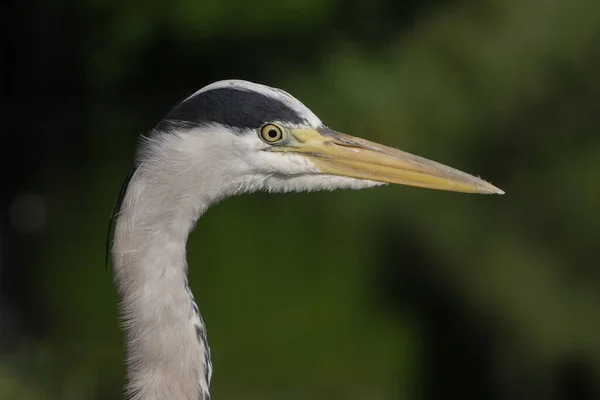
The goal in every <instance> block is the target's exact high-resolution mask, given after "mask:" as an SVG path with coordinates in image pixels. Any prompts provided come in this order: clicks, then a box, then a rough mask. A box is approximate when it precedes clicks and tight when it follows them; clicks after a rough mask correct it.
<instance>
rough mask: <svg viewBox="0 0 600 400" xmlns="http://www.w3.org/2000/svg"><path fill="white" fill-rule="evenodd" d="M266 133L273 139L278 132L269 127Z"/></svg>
mask: <svg viewBox="0 0 600 400" xmlns="http://www.w3.org/2000/svg"><path fill="white" fill-rule="evenodd" d="M268 135H269V137H270V138H271V139H275V138H276V137H277V136H278V133H277V131H276V130H275V129H269V133H268Z"/></svg>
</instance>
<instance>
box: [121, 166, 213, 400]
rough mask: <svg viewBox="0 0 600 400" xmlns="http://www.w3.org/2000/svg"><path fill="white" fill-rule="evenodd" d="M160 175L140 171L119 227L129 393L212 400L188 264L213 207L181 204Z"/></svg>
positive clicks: (147, 399)
mask: <svg viewBox="0 0 600 400" xmlns="http://www.w3.org/2000/svg"><path fill="white" fill-rule="evenodd" d="M154 172H155V171H154ZM154 172H153V171H148V169H145V168H138V169H137V170H136V172H135V174H134V175H133V177H132V179H131V182H130V184H129V187H128V189H127V193H126V195H125V197H124V200H123V204H122V206H121V210H120V213H119V216H118V218H117V223H116V227H115V237H114V245H113V257H114V265H115V281H116V285H117V289H118V292H119V295H120V297H121V307H122V312H123V317H124V323H123V325H124V329H125V333H126V347H127V371H128V384H127V388H126V391H127V394H128V397H129V398H130V399H132V400H141V399H144V400H154V399H156V400H158V399H180V400H188V399H189V400H192V399H194V400H198V399H201V400H208V399H209V398H210V396H209V384H210V378H211V369H212V367H211V362H210V349H209V347H208V343H207V339H206V330H205V326H204V323H203V321H202V317H201V316H200V313H199V311H198V307H197V306H196V304H195V301H194V297H193V295H192V292H191V290H190V288H189V286H188V281H187V262H186V242H187V237H188V234H189V232H190V231H191V229H192V228H193V225H194V224H195V222H196V220H197V219H198V217H199V216H200V214H201V213H202V212H203V211H204V210H205V209H206V206H207V202H206V201H204V200H203V199H202V198H194V199H193V201H192V199H189V198H186V197H185V196H182V195H181V193H178V191H177V190H176V188H173V187H172V186H171V185H170V184H169V183H168V180H162V181H161V180H157V179H156V176H157V174H156V173H154ZM159 175H160V174H159Z"/></svg>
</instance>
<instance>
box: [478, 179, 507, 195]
mask: <svg viewBox="0 0 600 400" xmlns="http://www.w3.org/2000/svg"><path fill="white" fill-rule="evenodd" d="M481 193H483V194H499V195H503V194H504V190H502V189H500V188H497V187H496V186H494V185H492V184H490V183H487V182H486V185H485V186H484V187H482V188H481Z"/></svg>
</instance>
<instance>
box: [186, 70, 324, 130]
mask: <svg viewBox="0 0 600 400" xmlns="http://www.w3.org/2000/svg"><path fill="white" fill-rule="evenodd" d="M223 88H230V89H237V90H244V91H247V92H255V93H259V94H262V95H264V96H268V97H271V98H273V99H275V100H278V101H280V102H282V103H284V104H285V105H287V106H288V107H289V108H291V109H293V110H294V111H296V112H297V113H298V114H299V115H301V116H302V117H304V119H306V121H307V122H308V124H309V125H310V126H311V127H313V128H317V127H319V126H321V125H323V123H322V122H321V120H320V119H319V117H317V116H316V115H315V114H314V113H313V112H312V111H311V110H310V109H309V108H308V107H306V106H305V105H304V104H302V102H300V100H298V99H297V98H295V97H294V96H292V95H291V94H289V93H288V92H286V91H284V90H281V89H277V88H273V87H270V86H267V85H261V84H260V83H254V82H249V81H244V80H240V79H228V80H222V81H217V82H213V83H211V84H210V85H207V86H204V87H203V88H202V89H200V90H198V91H196V92H195V93H194V94H192V95H191V96H189V97H188V98H187V99H185V100H184V102H185V101H187V100H188V99H190V98H192V97H194V96H196V95H198V94H200V93H203V92H208V91H209V90H214V89H223Z"/></svg>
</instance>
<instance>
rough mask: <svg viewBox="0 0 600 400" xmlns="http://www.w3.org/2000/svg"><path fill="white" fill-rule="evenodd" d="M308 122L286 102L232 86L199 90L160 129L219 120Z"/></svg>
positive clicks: (241, 124)
mask: <svg viewBox="0 0 600 400" xmlns="http://www.w3.org/2000/svg"><path fill="white" fill-rule="evenodd" d="M273 121H279V122H289V123H293V124H303V123H306V118H305V117H304V116H302V115H301V114H300V113H298V111H296V110H294V109H293V108H291V107H290V106H289V105H287V104H286V103H285V102H283V101H281V100H278V99H276V98H274V97H271V96H267V95H264V94H262V93H258V92H254V91H250V90H242V89H236V88H231V87H224V88H216V89H211V90H207V91H205V92H200V93H198V94H196V95H194V96H192V97H190V98H189V99H187V100H185V101H184V102H183V103H181V104H179V105H178V106H176V107H175V108H174V109H173V110H171V112H170V113H169V114H167V116H166V117H165V119H164V120H163V121H162V122H161V123H160V124H159V126H158V128H159V129H161V128H166V127H167V126H165V124H166V125H168V124H169V123H175V124H177V125H184V126H187V127H194V126H201V125H203V124H207V123H217V124H221V125H225V126H229V127H232V128H238V129H240V130H241V129H248V128H249V129H256V128H259V127H261V126H262V125H264V124H265V123H267V122H273Z"/></svg>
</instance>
